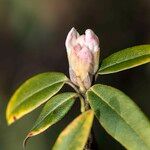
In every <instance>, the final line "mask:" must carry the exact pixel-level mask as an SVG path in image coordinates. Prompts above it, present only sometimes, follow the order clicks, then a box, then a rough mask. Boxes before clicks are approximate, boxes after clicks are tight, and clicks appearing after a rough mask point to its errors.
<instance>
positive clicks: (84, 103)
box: [66, 80, 94, 150]
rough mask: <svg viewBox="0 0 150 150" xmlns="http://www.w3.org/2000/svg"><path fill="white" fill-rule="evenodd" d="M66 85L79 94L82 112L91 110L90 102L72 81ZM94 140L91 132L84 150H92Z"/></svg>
mask: <svg viewBox="0 0 150 150" xmlns="http://www.w3.org/2000/svg"><path fill="white" fill-rule="evenodd" d="M66 84H68V85H70V86H71V87H72V88H73V89H74V90H75V91H76V92H77V93H78V95H79V99H80V102H81V112H82V113H84V112H85V111H87V110H89V109H90V106H89V103H88V101H87V100H86V97H85V94H83V93H82V92H81V91H80V90H79V89H78V88H77V87H76V86H75V85H74V84H73V83H72V82H71V81H70V80H69V81H68V82H66ZM93 139H94V135H93V133H92V131H91V132H90V134H89V137H88V141H87V143H86V145H85V147H84V150H92V143H93Z"/></svg>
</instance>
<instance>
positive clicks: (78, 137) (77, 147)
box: [53, 110, 94, 150]
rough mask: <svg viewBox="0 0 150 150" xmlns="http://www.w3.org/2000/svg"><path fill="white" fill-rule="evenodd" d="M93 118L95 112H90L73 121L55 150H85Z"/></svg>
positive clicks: (61, 135)
mask: <svg viewBox="0 0 150 150" xmlns="http://www.w3.org/2000/svg"><path fill="white" fill-rule="evenodd" d="M93 117H94V115H93V111H91V110H89V111H86V112H84V113H83V114H81V115H80V116H78V117H77V118H76V119H75V120H73V121H72V122H71V123H70V124H69V125H68V126H67V127H66V128H65V129H64V130H63V131H62V133H61V134H60V135H59V137H58V139H57V141H56V143H55V145H54V147H53V150H83V148H84V145H85V144H86V142H87V139H88V136H89V133H90V129H91V126H92V122H93Z"/></svg>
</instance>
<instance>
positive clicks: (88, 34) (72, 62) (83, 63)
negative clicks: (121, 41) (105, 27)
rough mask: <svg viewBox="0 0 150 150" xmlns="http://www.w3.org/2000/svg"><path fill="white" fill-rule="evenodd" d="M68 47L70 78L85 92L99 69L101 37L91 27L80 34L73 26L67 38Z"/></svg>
mask: <svg viewBox="0 0 150 150" xmlns="http://www.w3.org/2000/svg"><path fill="white" fill-rule="evenodd" d="M66 49H67V55H68V61H69V73H70V79H71V81H72V82H73V83H74V84H75V85H77V86H79V88H80V90H81V91H82V92H85V91H86V90H87V89H88V88H89V87H90V86H91V84H92V80H93V75H94V74H95V73H96V72H97V70H98V66H99V53H100V48H99V39H98V37H97V36H96V34H95V33H94V32H93V31H92V30H90V29H87V30H86V31H85V34H83V35H79V33H78V32H77V31H76V29H75V28H72V29H71V30H70V32H69V33H68V36H67V39H66Z"/></svg>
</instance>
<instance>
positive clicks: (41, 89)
mask: <svg viewBox="0 0 150 150" xmlns="http://www.w3.org/2000/svg"><path fill="white" fill-rule="evenodd" d="M63 82H65V81H63V80H62V81H59V82H54V83H53V84H50V85H47V86H45V87H43V88H40V89H39V90H36V91H35V92H34V93H32V94H30V95H29V96H27V97H26V98H24V99H23V100H22V101H21V102H20V103H18V104H17V105H16V106H15V107H14V109H12V110H11V112H10V113H9V114H11V113H12V112H13V111H14V110H15V109H16V108H17V107H19V106H20V105H21V104H22V103H24V102H25V101H26V100H27V99H28V98H30V97H32V96H34V95H35V94H37V93H38V92H41V91H43V90H44V89H46V88H49V87H51V86H53V85H55V84H58V83H63Z"/></svg>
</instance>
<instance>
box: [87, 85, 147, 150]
mask: <svg viewBox="0 0 150 150" xmlns="http://www.w3.org/2000/svg"><path fill="white" fill-rule="evenodd" d="M87 99H88V101H89V103H90V106H91V108H92V109H93V110H94V112H95V115H96V117H97V118H98V120H99V122H100V123H101V125H102V126H103V127H104V128H105V130H106V131H107V132H108V133H109V134H110V135H111V136H112V137H114V138H115V139H116V140H118V141H119V142H120V143H121V144H122V145H123V146H124V147H126V148H127V149H129V150H149V149H150V122H149V120H148V119H147V118H146V117H145V116H144V114H143V113H142V112H141V110H140V109H139V108H138V107H137V105H136V104H135V103H134V102H133V101H132V100H131V99H130V98H129V97H128V96H126V95H125V94H124V93H123V92H121V91H119V90H117V89H115V88H112V87H110V86H106V85H101V84H97V85H94V86H93V87H91V88H90V89H89V90H88V92H87Z"/></svg>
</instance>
